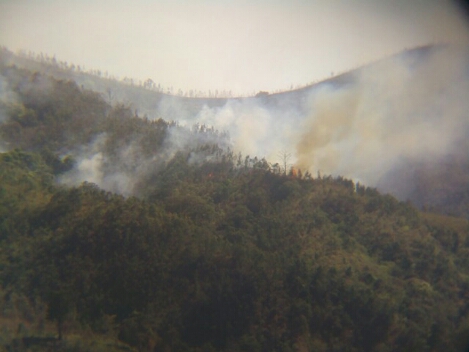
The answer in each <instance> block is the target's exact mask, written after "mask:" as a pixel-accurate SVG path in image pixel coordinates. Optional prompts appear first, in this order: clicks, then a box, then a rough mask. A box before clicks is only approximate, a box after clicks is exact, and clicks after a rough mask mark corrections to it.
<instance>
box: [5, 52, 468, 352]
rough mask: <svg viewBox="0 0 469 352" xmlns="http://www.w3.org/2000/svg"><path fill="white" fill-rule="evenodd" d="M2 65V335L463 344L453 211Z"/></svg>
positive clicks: (147, 344) (44, 342) (29, 344)
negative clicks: (237, 145) (435, 209)
mask: <svg viewBox="0 0 469 352" xmlns="http://www.w3.org/2000/svg"><path fill="white" fill-rule="evenodd" d="M416 53H418V52H416ZM0 71H1V76H0V77H1V85H0V87H1V88H2V91H1V94H0V98H1V99H0V116H1V121H2V123H1V125H0V136H1V141H2V148H3V152H2V153H0V242H1V243H0V283H1V286H0V293H1V297H2V300H0V307H1V309H0V321H2V326H3V329H2V331H1V332H0V338H1V344H2V345H3V346H4V347H5V349H7V350H27V349H28V348H29V349H31V350H52V349H55V350H60V351H71V350H73V351H85V350H106V351H113V350H114V351H118V350H128V351H132V350H134V351H161V350H162V351H246V350H248V351H274V350H278V351H308V350H312V351H441V350H450V351H465V349H466V348H467V347H468V346H469V304H468V292H469V262H468V259H467V258H469V234H468V229H469V223H468V221H467V220H466V219H464V218H457V217H450V216H445V215H442V214H437V213H427V212H422V211H419V210H418V209H417V208H415V207H414V206H413V205H412V204H411V203H410V202H405V201H399V200H397V199H396V198H394V197H393V196H391V195H389V194H388V195H383V194H381V193H380V192H379V191H378V190H377V189H375V188H373V187H366V186H364V185H361V184H360V183H357V182H354V181H352V180H349V179H347V178H344V177H342V176H328V175H321V174H318V176H317V177H313V175H312V174H311V173H310V172H307V171H305V170H303V171H302V170H299V169H297V168H294V167H292V168H290V167H289V165H288V163H285V164H281V165H280V164H275V163H272V162H271V163H269V161H268V160H267V159H266V158H262V157H261V156H255V155H247V154H242V153H241V152H239V151H237V150H236V151H235V150H234V149H233V144H232V141H231V139H230V138H231V137H230V136H229V135H228V134H227V133H224V132H223V131H222V130H220V131H218V130H216V129H215V128H212V127H210V126H208V125H204V124H196V123H194V125H189V126H183V125H181V124H179V123H177V122H175V121H173V122H171V121H166V120H164V119H150V118H145V117H141V116H140V115H139V113H140V112H136V111H135V109H134V108H130V107H129V106H128V105H125V104H118V103H115V104H113V105H111V104H109V101H106V99H105V97H103V95H102V94H100V93H98V92H94V91H92V90H89V89H86V88H84V87H81V86H80V85H78V84H76V83H75V82H73V81H70V80H65V79H57V78H54V77H51V76H48V75H47V74H46V73H44V72H42V71H41V72H34V71H30V70H28V69H25V68H24V67H20V66H14V65H10V64H9V63H7V62H6V61H2V64H1V65H0ZM352 76H353V75H352ZM352 76H348V77H352ZM345 77H346V76H345ZM349 79H350V80H349ZM340 80H341V82H345V81H347V82H348V83H347V84H349V85H352V84H353V82H352V81H351V78H347V79H345V78H344V77H342V78H341V79H340ZM336 82H338V81H336ZM289 94H302V93H301V92H296V93H289ZM277 98H278V96H277V97H276V96H273V97H270V96H265V95H260V96H258V97H253V98H249V99H248V100H250V101H251V102H252V101H262V100H266V101H268V102H269V103H268V104H272V105H275V104H277V106H285V105H282V104H283V103H281V101H280V100H275V99H277ZM231 104H233V103H231ZM249 104H251V103H249ZM230 106H231V108H233V106H236V105H230ZM259 116H262V114H261V115H259ZM253 123H254V122H253ZM246 141H247V140H246ZM247 142H248V141H247ZM286 156H287V155H285V157H286ZM461 157H462V158H464V153H462V152H461ZM448 162H450V163H461V161H460V160H450V159H448ZM416 165H417V164H416ZM424 166H425V165H423V166H420V165H417V166H416V168H421V167H424ZM427 170H429V169H427ZM438 170H440V169H438ZM464 173H465V169H460V170H457V172H455V173H454V175H461V176H460V177H461V180H462V181H461V182H462V183H463V182H464V177H463V176H462V175H464ZM427 176H428V177H429V178H432V177H433V176H432V172H431V170H429V171H426V172H425V173H423V174H422V176H421V177H422V178H421V179H420V180H424V177H427ZM437 177H441V176H440V175H437ZM454 177H456V176H454ZM456 180H458V178H454V179H451V182H453V181H456ZM455 187H459V186H458V184H457V183H456V182H455ZM57 337H59V338H60V339H57Z"/></svg>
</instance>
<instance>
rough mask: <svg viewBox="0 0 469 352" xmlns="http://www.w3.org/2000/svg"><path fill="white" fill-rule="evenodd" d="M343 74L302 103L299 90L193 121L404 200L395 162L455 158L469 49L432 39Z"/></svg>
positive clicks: (468, 80) (244, 144) (240, 143)
mask: <svg viewBox="0 0 469 352" xmlns="http://www.w3.org/2000/svg"><path fill="white" fill-rule="evenodd" d="M348 75H349V76H351V77H349V79H348V83H346V84H336V83H334V80H331V81H330V82H327V81H326V82H324V83H321V84H318V85H317V86H313V87H312V88H311V89H310V91H309V93H308V94H307V96H306V99H303V100H304V101H302V100H301V99H299V96H298V95H295V94H290V95H288V94H285V95H281V96H278V97H275V96H270V97H268V98H250V99H242V100H228V102H227V103H226V105H224V106H223V107H214V108H209V107H207V106H205V107H204V108H203V109H202V110H201V111H200V112H199V113H198V114H197V115H196V116H193V117H192V118H193V119H194V120H197V121H200V122H202V123H205V124H208V125H214V126H215V127H216V128H218V129H220V130H226V131H228V132H229V134H230V136H231V138H232V141H233V144H234V148H235V149H236V150H240V151H241V152H242V153H244V154H247V155H251V156H253V155H256V156H259V157H266V158H267V159H268V160H269V161H271V162H275V161H279V160H278V159H279V157H278V155H279V153H280V152H281V151H288V152H289V153H291V154H292V157H291V160H289V163H291V165H294V166H295V167H298V168H300V169H302V170H303V171H306V170H309V171H310V172H311V173H313V174H315V173H316V172H317V171H320V172H321V173H322V174H326V175H327V174H331V175H333V176H337V175H342V176H344V177H347V178H352V179H354V180H356V181H360V182H361V183H364V184H366V185H369V186H379V188H380V189H382V190H385V191H388V192H391V193H394V194H396V195H398V196H399V197H400V198H403V199H405V198H406V196H407V194H406V193H408V191H409V190H410V189H411V188H412V187H411V186H409V184H408V182H407V184H406V185H401V186H399V182H396V181H395V180H391V179H390V178H391V176H390V175H391V174H392V175H393V177H399V175H396V173H395V170H394V169H395V168H396V167H398V166H399V168H401V169H405V167H403V165H408V168H410V167H411V165H412V163H415V162H418V161H422V160H427V161H428V160H435V161H436V160H440V159H441V158H444V157H445V156H448V155H452V154H454V153H456V152H457V151H458V145H459V144H458V141H461V140H463V139H464V138H465V137H466V136H467V132H468V125H469V122H468V119H467V112H468V111H469V101H468V99H467V93H466V92H467V91H469V55H468V51H467V48H466V47H455V46H444V45H442V46H437V47H433V48H432V49H431V50H430V52H429V53H426V54H423V53H420V54H419V53H418V52H417V53H412V54H403V55H398V56H394V57H392V58H388V59H385V60H382V61H379V62H377V63H375V64H372V65H369V66H367V67H364V68H362V69H359V70H356V71H353V72H351V73H349V74H348ZM273 99H277V101H276V102H275V103H272V100H273ZM407 181H409V180H407ZM391 184H392V186H391Z"/></svg>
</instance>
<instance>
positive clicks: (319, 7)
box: [0, 0, 468, 93]
mask: <svg viewBox="0 0 469 352" xmlns="http://www.w3.org/2000/svg"><path fill="white" fill-rule="evenodd" d="M467 26H468V25H467V22H466V21H465V19H463V17H462V15H461V14H460V13H459V12H458V11H457V9H456V8H455V7H454V6H453V5H451V3H449V2H448V1H445V0H422V1H419V0H304V1H301V0H289V1H284V0H278V1H275V0H271V1H268V0H257V1H254V0H250V1H235V0H231V1H230V0H216V1H215V0H213V1H211V0H192V1H177V0H176V1H169V0H168V1H159V0H153V1H151V0H132V1H123V0H122V1H119V0H42V1H40V0H0V45H4V46H6V47H8V48H9V49H11V50H18V49H24V50H27V51H28V50H32V51H34V52H36V53H39V52H44V53H47V54H49V55H54V54H55V55H56V57H57V59H59V60H63V61H68V62H73V63H75V64H81V65H85V66H86V68H87V69H89V68H93V69H101V70H103V71H105V70H107V71H108V72H109V73H110V74H114V75H116V76H118V77H120V78H123V77H124V76H128V77H133V78H136V79H143V80H144V79H147V78H152V79H153V80H154V81H155V82H156V83H160V84H161V85H162V86H164V87H169V86H173V87H174V89H175V90H177V89H179V88H181V89H183V90H189V89H200V90H204V91H208V90H209V89H211V90H215V89H219V90H222V89H226V90H233V92H235V93H251V92H255V91H258V90H268V91H273V90H277V89H288V88H290V86H291V85H292V84H293V85H294V86H295V85H298V84H301V85H303V84H306V83H309V82H312V81H315V80H319V79H323V78H325V77H328V76H330V75H331V72H334V73H337V72H341V71H346V70H349V69H351V68H354V67H356V66H359V65H362V64H365V63H368V62H370V61H373V60H376V59H379V58H381V57H384V56H386V55H389V54H392V53H395V52H398V51H400V50H402V49H404V48H410V47H413V46H416V45H423V44H427V43H430V42H440V41H451V42H454V41H467V40H468V35H467V33H468V30H467Z"/></svg>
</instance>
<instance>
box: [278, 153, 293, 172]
mask: <svg viewBox="0 0 469 352" xmlns="http://www.w3.org/2000/svg"><path fill="white" fill-rule="evenodd" d="M278 156H279V157H280V158H281V164H282V165H283V174H284V175H285V176H286V175H287V169H288V166H289V165H290V164H289V160H290V158H291V153H289V152H287V151H286V150H283V151H281V152H279V153H278Z"/></svg>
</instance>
